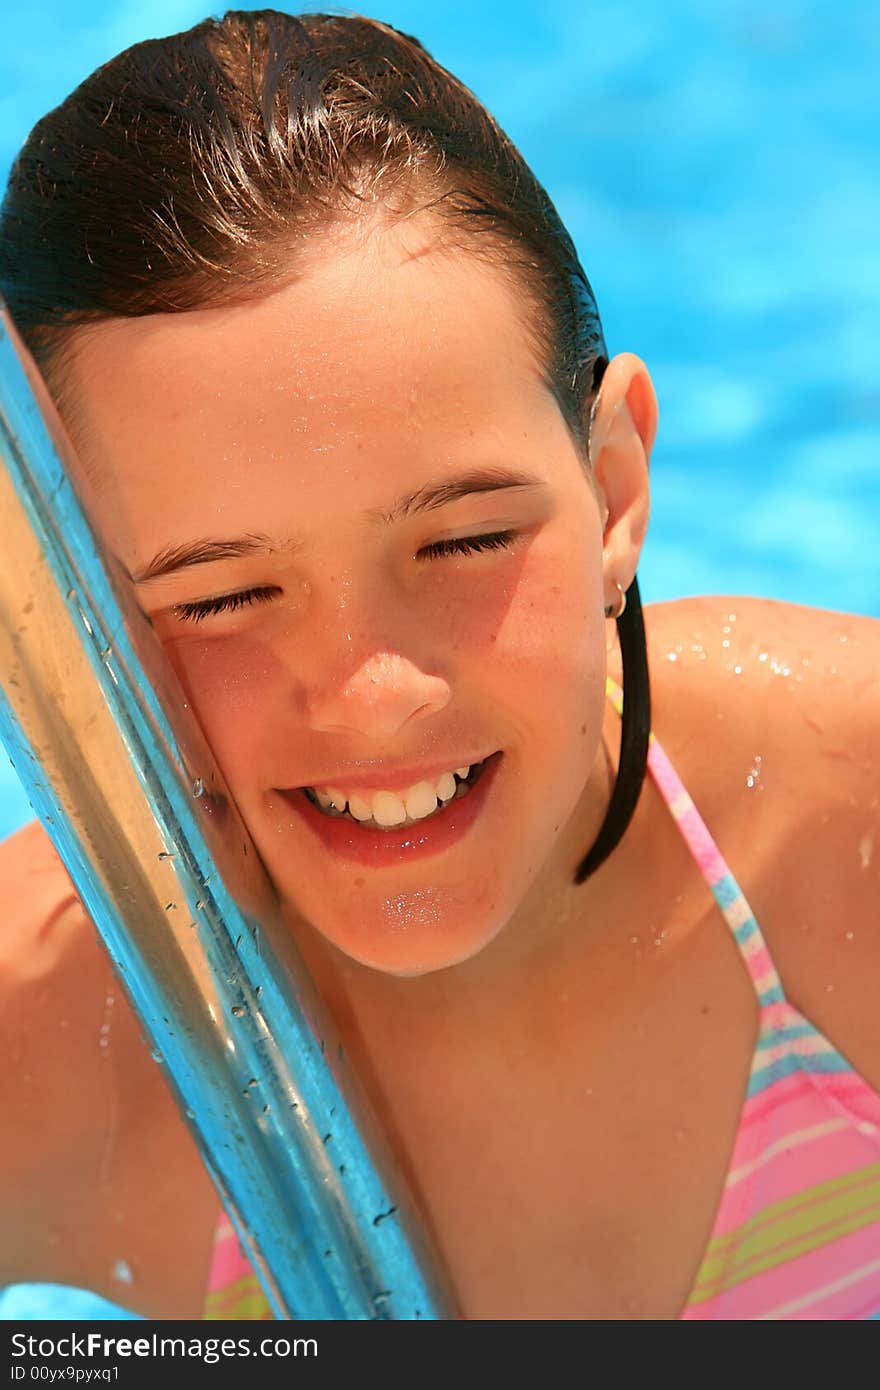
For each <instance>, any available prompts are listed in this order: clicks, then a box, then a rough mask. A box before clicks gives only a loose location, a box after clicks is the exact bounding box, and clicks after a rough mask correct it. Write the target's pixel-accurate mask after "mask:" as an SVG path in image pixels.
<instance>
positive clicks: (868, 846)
mask: <svg viewBox="0 0 880 1390" xmlns="http://www.w3.org/2000/svg"><path fill="white" fill-rule="evenodd" d="M873 858H874V836H873V834H871V833H869V834H867V835H863V836H862V838H861V839H860V840H859V859H860V860H861V865H862V868H863V869H867V867H868V865H869V864H870V862H871V860H872V859H873Z"/></svg>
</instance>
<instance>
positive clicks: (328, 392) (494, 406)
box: [71, 221, 562, 506]
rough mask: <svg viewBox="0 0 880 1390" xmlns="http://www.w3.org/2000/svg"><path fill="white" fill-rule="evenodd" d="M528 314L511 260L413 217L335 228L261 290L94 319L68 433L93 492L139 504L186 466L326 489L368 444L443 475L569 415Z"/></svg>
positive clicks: (396, 460)
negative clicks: (465, 443)
mask: <svg viewBox="0 0 880 1390" xmlns="http://www.w3.org/2000/svg"><path fill="white" fill-rule="evenodd" d="M533 314H534V310H533V309H532V307H531V305H530V304H527V302H526V299H525V296H524V295H518V294H517V292H516V289H515V287H514V286H513V285H512V284H511V282H510V280H509V278H508V276H506V275H505V274H504V273H503V272H501V271H499V270H497V269H494V268H493V267H492V266H490V265H488V264H487V263H486V262H485V260H484V259H483V258H482V257H474V256H471V255H468V254H466V253H464V252H461V251H453V250H449V249H446V248H444V246H443V244H442V242H441V241H440V239H439V238H438V236H437V235H436V233H432V232H431V230H430V229H429V228H426V227H425V226H424V225H422V226H418V225H416V223H415V222H414V221H413V222H409V223H404V224H402V225H400V226H398V227H396V228H394V229H390V230H385V231H382V232H377V233H376V234H375V235H372V236H369V237H364V236H361V237H359V238H358V239H357V240H355V239H354V238H350V239H349V240H348V241H346V240H345V239H344V238H337V239H336V241H335V243H334V244H333V246H332V248H331V249H330V250H329V253H328V249H327V248H326V247H325V248H324V249H323V251H322V253H321V254H320V255H318V254H312V255H310V256H308V257H305V258H302V257H298V268H297V271H296V273H295V275H294V276H293V278H292V279H291V280H290V281H289V283H287V284H286V285H285V286H284V287H283V288H282V289H279V290H276V291H275V292H273V293H271V294H268V295H266V296H264V297H263V298H261V299H257V300H251V301H248V302H246V303H242V304H239V305H235V306H226V307H213V308H207V309H200V310H194V311H188V312H184V313H179V314H155V315H150V316H148V317H144V318H138V319H116V320H112V321H109V322H106V323H102V324H99V325H97V326H96V327H93V328H91V329H90V330H88V331H87V332H86V333H85V334H84V335H83V337H82V339H81V340H80V341H79V342H78V343H77V344H76V346H75V350H74V352H73V354H72V361H71V376H72V385H73V389H74V391H75V393H76V395H77V397H78V404H79V407H80V417H81V419H82V421H83V423H84V425H85V428H86V433H85V434H81V435H79V437H75V442H76V443H77V444H78V446H79V452H80V458H81V461H82V463H83V465H84V467H85V471H86V473H87V475H88V477H89V479H90V481H91V484H92V486H93V488H94V490H95V492H96V493H97V494H100V495H102V496H105V497H108V498H109V499H112V501H113V503H114V504H117V505H122V504H123V503H125V502H126V500H127V501H128V503H129V504H130V505H132V506H134V505H136V500H135V499H136V497H137V495H138V494H140V495H141V500H144V499H146V497H147V496H148V495H149V496H150V497H151V498H154V497H155V495H156V489H157V488H159V489H162V488H166V489H167V488H168V487H169V486H170V485H172V484H176V483H177V482H178V481H179V478H180V472H181V467H182V466H183V464H184V461H185V467H186V469H187V471H188V473H193V472H195V473H199V471H201V472H202V473H203V474H204V475H205V476H211V477H213V478H216V479H217V480H218V485H219V486H220V488H221V489H222V488H223V486H225V482H228V484H229V486H230V487H232V488H233V490H234V489H235V487H236V486H238V487H241V486H242V485H244V484H245V482H246V481H247V480H248V479H249V478H251V479H252V478H253V477H254V476H256V475H257V474H258V473H259V471H260V469H265V468H267V467H268V468H273V467H274V468H278V467H279V466H280V467H283V468H284V469H285V470H289V469H290V468H291V467H295V468H296V470H297V474H298V475H299V480H300V481H302V480H303V479H304V478H305V476H306V474H307V473H308V476H309V478H310V479H312V478H314V479H318V478H321V479H324V480H325V485H326V483H327V480H328V479H329V480H330V482H331V483H332V478H333V472H334V470H333V468H332V465H333V464H334V462H337V461H338V462H339V464H340V466H343V467H348V466H350V464H351V461H352V459H353V458H355V457H357V456H363V455H365V454H366V455H370V457H371V461H372V463H373V464H374V465H375V466H376V469H377V472H378V473H379V474H381V473H382V472H383V469H384V468H400V467H402V468H404V469H405V468H406V467H407V465H410V466H412V465H421V464H422V463H425V464H427V463H430V465H431V466H432V467H433V468H434V469H435V470H436V468H437V466H438V465H440V466H442V465H443V462H444V460H445V459H446V458H447V456H448V457H449V459H450V463H453V462H455V461H457V460H455V459H454V458H453V455H454V454H455V452H456V450H458V449H460V447H461V443H462V440H467V439H471V440H473V441H475V447H483V446H487V447H489V448H490V449H492V450H493V452H494V454H495V456H496V458H497V453H498V450H499V449H500V450H501V451H503V452H507V451H508V450H509V449H510V447H511V446H512V443H513V441H517V442H518V443H519V445H520V447H521V445H522V441H523V439H524V438H526V437H528V435H529V433H530V432H531V433H532V434H534V431H535V429H536V428H540V427H541V425H542V422H543V424H544V425H545V426H547V425H552V426H553V427H561V426H562V422H561V417H560V416H559V412H558V408H557V407H556V404H555V401H554V400H553V398H552V395H551V393H550V391H549V390H548V388H547V386H546V384H545V373H544V369H543V364H542V363H541V362H540V361H539V356H538V352H537V350H536V348H535V346H534V335H533V333H532V332H530V330H529V323H530V319H531V317H532V315H533ZM317 461H319V462H320V463H321V465H322V467H321V469H320V470H318V471H316V470H314V469H312V470H311V472H309V466H310V465H314V463H315V462H317Z"/></svg>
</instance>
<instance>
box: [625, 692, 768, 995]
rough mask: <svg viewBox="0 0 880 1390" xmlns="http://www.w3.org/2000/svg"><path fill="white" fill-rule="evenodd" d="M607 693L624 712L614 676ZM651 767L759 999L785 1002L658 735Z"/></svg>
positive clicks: (743, 902) (750, 919)
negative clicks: (731, 936) (734, 942)
mask: <svg viewBox="0 0 880 1390" xmlns="http://www.w3.org/2000/svg"><path fill="white" fill-rule="evenodd" d="M606 694H607V696H608V699H609V700H610V701H611V704H612V705H613V706H614V708H615V709H616V710H617V713H618V714H619V715H622V714H623V698H624V697H623V691H622V689H621V688H620V686H619V685H618V684H617V682H616V681H613V680H612V679H611V677H610V676H609V677H608V679H607V681H606ZM648 771H649V772H650V774H651V776H652V778H653V780H654V782H655V784H656V787H657V790H658V791H659V793H660V795H661V796H662V798H663V800H664V801H665V802H666V805H667V806H668V808H669V811H670V813H671V815H672V818H673V820H674V821H675V823H676V825H677V826H678V828H679V830H680V832H681V836H682V839H683V840H684V842H685V844H686V845H687V847H688V849H689V850H690V852H691V854H692V855H693V858H694V859H695V861H696V863H697V867H698V868H699V870H700V873H701V874H702V875H703V878H704V879H705V880H706V883H707V884H708V885H709V888H710V889H711V892H712V895H713V897H714V898H715V901H716V902H717V904H718V906H719V907H720V909H721V911H722V913H723V915H724V918H725V921H726V922H727V925H728V926H729V927H730V930H731V932H732V933H733V938H734V940H735V941H736V944H737V946H738V948H739V952H740V955H741V956H742V958H743V962H744V963H745V967H746V969H747V970H748V972H749V975H750V977H751V980H752V983H753V985H754V987H755V992H756V994H757V996H758V1002H759V1004H760V1005H761V1007H762V1008H766V1007H768V1006H769V1005H772V1004H783V1003H785V994H784V993H783V989H782V985H781V983H780V980H779V976H778V974H777V973H776V967H775V966H774V964H773V961H772V960H771V958H770V953H769V951H768V950H767V946H766V943H765V941H764V938H763V936H762V935H761V929H760V927H759V926H758V923H757V922H756V920H755V915H754V913H753V912H752V909H751V907H750V906H749V904H748V901H747V899H746V896H745V894H744V893H743V891H742V889H741V888H740V886H739V884H738V883H737V881H736V879H735V878H734V876H733V874H732V873H731V872H730V869H729V868H728V867H727V864H726V862H725V860H724V858H723V856H722V854H721V851H720V850H719V848H718V846H717V845H716V843H715V841H714V840H713V838H712V836H711V835H710V834H709V830H708V828H707V826H706V823H705V821H704V820H703V818H702V816H701V815H700V813H699V811H698V810H697V808H696V806H695V805H694V803H693V801H692V800H691V797H690V795H689V793H688V792H687V791H686V789H685V787H684V785H683V783H682V781H681V778H680V777H679V775H678V773H677V772H676V771H675V768H674V767H673V766H672V763H671V762H670V761H669V758H668V757H667V756H666V753H665V752H664V750H663V748H662V747H661V745H660V743H659V742H658V740H657V739H656V738H655V737H654V735H653V734H651V736H650V740H649V743H648Z"/></svg>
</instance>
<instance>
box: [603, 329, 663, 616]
mask: <svg viewBox="0 0 880 1390" xmlns="http://www.w3.org/2000/svg"><path fill="white" fill-rule="evenodd" d="M656 433H657V397H656V395H655V393H654V387H653V384H652V382H651V378H650V376H649V374H648V369H647V367H646V366H645V364H644V362H643V361H642V360H641V358H640V357H636V356H635V354H634V353H631V352H621V353H619V354H618V355H617V356H616V357H614V358H612V360H611V361H610V362H609V364H608V366H607V367H606V369H605V375H604V377H603V378H602V385H601V387H600V389H599V394H598V396H597V397H596V400H595V402H594V404H593V409H592V412H591V416H590V437H589V445H590V465H591V469H592V474H593V478H594V481H595V483H596V486H597V491H598V495H599V501H600V504H601V505H602V507H603V515H604V528H603V568H604V572H605V603H606V605H612V606H613V605H615V601H618V602H619V599H618V594H617V586H618V585H620V588H621V589H622V590H623V591H624V593H625V592H626V590H627V589H628V588H629V586H630V584H631V583H632V581H633V578H634V576H635V572H636V566H637V565H638V561H639V556H640V554H641V550H642V542H643V541H644V539H645V531H646V530H647V526H648V514H649V511H650V489H649V485H648V461H649V459H650V456H651V449H652V448H653V445H654V437H655V435H656Z"/></svg>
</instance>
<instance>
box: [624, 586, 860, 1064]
mask: <svg viewBox="0 0 880 1390" xmlns="http://www.w3.org/2000/svg"><path fill="white" fill-rule="evenodd" d="M646 628H647V630H648V634H649V652H650V659H651V674H652V698H653V727H654V731H655V733H656V734H657V736H658V737H659V738H660V740H661V742H662V743H663V744H664V746H665V747H666V749H667V752H668V753H669V754H670V756H671V757H672V760H673V762H674V763H675V765H676V767H677V769H678V771H679V773H680V775H681V777H682V780H683V781H684V783H685V786H687V788H688V790H689V791H690V792H691V795H692V796H693V798H694V800H695V802H696V804H697V806H698V808H699V810H700V812H701V814H702V815H703V818H704V819H705V820H706V822H707V824H708V826H709V829H710V830H711V832H712V833H713V835H714V836H715V839H716V840H717V842H718V844H719V847H720V849H721V852H722V854H723V855H724V857H725V859H726V860H727V862H728V865H729V867H730V869H731V871H732V872H733V874H734V876H735V877H736V878H737V880H738V881H739V883H740V886H741V887H742V888H743V890H744V892H745V894H746V897H747V898H748V899H749V901H750V903H751V905H752V908H753V910H754V912H755V915H756V917H757V920H758V922H759V924H760V926H761V929H762V931H763V933H764V937H765V939H766V941H767V944H768V947H769V949H770V952H771V955H772V956H773V958H774V961H775V963H776V967H777V969H778V971H779V974H780V976H781V978H782V982H783V987H784V988H785V991H786V993H787V995H788V997H789V999H790V1000H791V1002H792V1003H793V1004H794V1005H795V1006H796V1007H797V1008H798V1009H800V1011H801V1012H802V1013H804V1014H806V1015H807V1017H808V1018H809V1019H810V1020H811V1021H812V1022H813V1023H814V1024H815V1025H816V1026H817V1027H819V1028H820V1029H821V1030H822V1031H823V1032H825V1033H826V1034H827V1035H828V1036H829V1037H830V1038H831V1040H832V1041H833V1042H834V1043H835V1045H836V1046H837V1047H838V1048H839V1049H840V1050H841V1051H842V1052H843V1053H844V1054H845V1055H847V1056H848V1058H849V1060H850V1061H851V1062H852V1064H853V1065H854V1066H855V1067H856V1068H857V1069H858V1070H859V1071H861V1072H862V1074H863V1075H864V1076H865V1077H866V1079H868V1080H869V1081H870V1082H871V1083H872V1084H873V1085H874V1086H875V1087H878V1088H880V1008H878V1006H877V1005H878V998H880V786H878V771H880V622H877V621H876V620H874V619H872V618H866V617H859V616H854V615H850V614H842V613H835V612H830V611H826V610H822V609H813V608H806V607H801V606H798V605H794V604H787V603H780V602H776V601H773V600H769V599H754V598H726V597H722V598H714V597H713V598H699V599H685V600H680V601H678V602H675V603H668V604H660V605H656V606H652V607H650V608H648V609H647V610H646Z"/></svg>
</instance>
